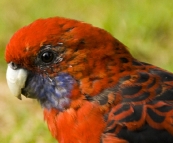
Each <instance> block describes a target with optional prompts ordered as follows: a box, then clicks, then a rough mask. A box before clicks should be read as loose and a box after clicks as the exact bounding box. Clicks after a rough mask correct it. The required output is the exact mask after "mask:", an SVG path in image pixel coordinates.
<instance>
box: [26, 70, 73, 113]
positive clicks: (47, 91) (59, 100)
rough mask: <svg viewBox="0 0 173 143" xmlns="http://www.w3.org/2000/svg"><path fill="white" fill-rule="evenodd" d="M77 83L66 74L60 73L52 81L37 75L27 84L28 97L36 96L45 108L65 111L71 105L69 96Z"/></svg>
mask: <svg viewBox="0 0 173 143" xmlns="http://www.w3.org/2000/svg"><path fill="white" fill-rule="evenodd" d="M75 82H76V81H75V80H74V79H73V78H72V77H71V76H70V75H68V74H66V73H60V74H58V75H57V76H56V77H55V78H52V79H49V78H48V77H43V76H42V75H38V74H37V75H34V76H33V77H32V78H31V79H30V80H29V81H28V82H27V84H26V87H25V91H26V92H27V93H26V94H27V95H26V96H28V97H30V96H31V97H33V96H34V97H35V98H37V100H38V101H39V102H40V103H41V105H42V106H43V107H44V108H47V109H51V108H56V109H58V110H60V111H63V110H64V109H65V108H67V107H68V106H69V104H70V99H69V96H70V93H71V90H72V88H73V84H74V83H75Z"/></svg>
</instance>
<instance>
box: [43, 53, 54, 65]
mask: <svg viewBox="0 0 173 143" xmlns="http://www.w3.org/2000/svg"><path fill="white" fill-rule="evenodd" d="M40 57H41V60H42V62H44V63H50V62H52V61H53V60H54V58H55V57H54V53H53V52H52V51H45V52H43V53H41V55H40Z"/></svg>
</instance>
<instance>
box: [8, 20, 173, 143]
mask: <svg viewBox="0 0 173 143" xmlns="http://www.w3.org/2000/svg"><path fill="white" fill-rule="evenodd" d="M5 60H6V63H7V72H6V79H7V84H8V86H9V90H10V91H11V94H12V95H14V96H16V97H17V98H18V99H22V96H25V97H26V98H31V99H36V100H37V101H38V103H39V104H40V106H41V107H42V109H43V114H44V120H45V122H46V123H47V126H48V129H49V130H50V132H51V134H52V136H53V137H54V138H55V139H56V140H57V141H58V142H59V143H173V73H171V72H169V71H167V70H164V69H162V68H160V67H157V66H154V65H152V64H149V63H145V62H142V61H140V60H138V59H136V58H134V57H133V56H132V54H131V53H130V52H129V50H128V48H127V47H126V46H125V45H124V44H123V43H121V42H120V41H119V40H117V39H116V38H114V36H112V35H111V34H110V33H109V32H107V31H106V30H103V29H101V28H98V27H96V26H92V25H91V24H88V23H85V22H83V21H78V20H74V19H69V18H63V17H49V18H40V19H37V20H35V21H34V22H32V23H31V24H29V25H27V26H25V27H23V28H21V29H19V30H18V31H17V32H16V33H15V34H14V35H13V36H12V37H11V39H10V40H9V43H8V44H7V46H6V50H5Z"/></svg>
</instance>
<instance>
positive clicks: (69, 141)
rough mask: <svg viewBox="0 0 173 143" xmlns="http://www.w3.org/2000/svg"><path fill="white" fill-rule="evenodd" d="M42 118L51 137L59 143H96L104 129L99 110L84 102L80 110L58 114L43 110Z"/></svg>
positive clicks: (53, 110)
mask: <svg viewBox="0 0 173 143" xmlns="http://www.w3.org/2000/svg"><path fill="white" fill-rule="evenodd" d="M44 118H45V120H46V121H47V123H48V127H49V129H50V131H51V133H52V135H53V136H54V137H55V138H56V139H57V140H58V141H59V142H60V143H97V142H100V138H101V134H102V132H103V130H104V128H105V122H104V119H103V115H102V113H101V111H100V108H99V107H97V106H96V105H94V104H92V103H89V102H85V103H84V104H83V106H82V107H81V108H79V109H78V110H74V109H72V108H70V109H68V110H66V111H64V112H58V111H57V110H56V109H51V110H46V109H45V110H44Z"/></svg>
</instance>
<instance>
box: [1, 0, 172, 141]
mask: <svg viewBox="0 0 173 143" xmlns="http://www.w3.org/2000/svg"><path fill="white" fill-rule="evenodd" d="M172 5H173V1H172V0H166V1H163V0H157V2H156V1H151V0H140V1H139V0H130V1H127V0H121V1H115V0H109V1H99V0H88V1H86V0H74V1H70V0H66V1H64V0H49V1H42V0H37V1H34V0H25V1H23V2H22V1H21V0H15V1H13V0H8V1H6V0H1V1H0V9H1V13H0V109H1V110H0V141H1V142H2V143H7V142H8V143H33V142H37V143H47V142H51V143H53V142H56V141H55V140H54V139H53V138H52V137H51V135H50V133H49V131H48V129H47V126H46V124H45V123H44V121H43V116H42V109H41V108H40V106H39V105H38V103H37V102H36V101H33V100H27V99H24V100H23V101H19V100H17V99H15V98H14V97H12V96H10V93H9V90H8V88H7V85H6V81H5V70H6V62H5V60H4V52H5V45H6V44H7V43H8V41H9V39H10V37H11V36H12V35H13V33H14V32H15V31H17V30H18V29H19V28H21V27H23V26H24V25H27V24H29V23H31V22H32V21H34V20H35V19H38V18H46V17H53V16H61V17H68V18H73V19H78V20H81V21H85V22H87V23H91V24H93V25H94V26H97V27H100V28H103V29H105V30H107V31H109V32H110V33H112V35H114V36H115V37H116V38H117V39H119V40H120V41H121V42H123V43H124V44H125V45H126V46H127V47H129V50H130V51H131V53H132V54H133V56H134V57H136V58H137V59H140V60H142V61H145V62H149V63H152V64H154V65H157V66H159V67H162V68H165V69H167V70H170V71H173V62H172V55H173V42H172V40H173V30H172V29H173V19H172V16H173V9H172Z"/></svg>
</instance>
